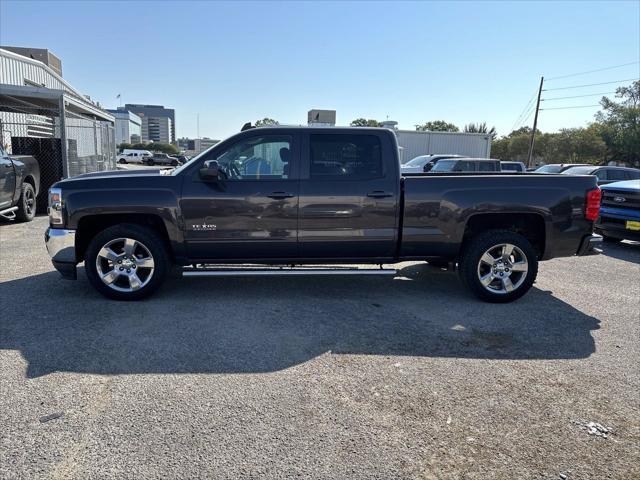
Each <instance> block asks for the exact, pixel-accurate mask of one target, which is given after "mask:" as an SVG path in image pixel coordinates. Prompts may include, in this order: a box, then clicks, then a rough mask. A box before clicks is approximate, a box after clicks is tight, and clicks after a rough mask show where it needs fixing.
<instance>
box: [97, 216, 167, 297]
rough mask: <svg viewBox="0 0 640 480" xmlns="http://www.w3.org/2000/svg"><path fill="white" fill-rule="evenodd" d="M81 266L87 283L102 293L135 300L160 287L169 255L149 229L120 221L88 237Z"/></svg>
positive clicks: (161, 242) (165, 272)
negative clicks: (91, 238)
mask: <svg viewBox="0 0 640 480" xmlns="http://www.w3.org/2000/svg"><path fill="white" fill-rule="evenodd" d="M84 268H85V271H86V273H87V277H88V279H89V282H90V283H91V284H92V285H93V287H94V288H95V289H96V290H98V291H99V292H100V293H102V294H103V295H104V296H106V297H109V298H112V299H115V300H139V299H141V298H144V297H147V296H149V295H151V294H152V293H153V292H154V291H156V290H157V289H158V288H159V287H160V285H161V284H162V282H163V281H164V279H165V277H166V274H167V270H168V268H169V256H168V254H167V250H166V248H165V245H164V243H163V241H162V240H161V239H160V238H159V236H158V234H157V233H156V232H154V231H153V230H151V229H149V228H146V227H141V226H139V225H134V224H120V225H115V226H113V227H109V228H107V229H105V230H103V231H102V232H100V233H99V234H98V235H96V236H95V237H94V238H93V240H91V242H90V243H89V246H88V248H87V251H86V254H85V259H84Z"/></svg>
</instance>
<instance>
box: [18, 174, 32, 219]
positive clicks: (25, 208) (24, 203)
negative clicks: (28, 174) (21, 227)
mask: <svg viewBox="0 0 640 480" xmlns="http://www.w3.org/2000/svg"><path fill="white" fill-rule="evenodd" d="M35 216H36V191H35V190H34V189H33V186H32V185H31V184H30V183H23V184H22V192H21V193H20V199H19V200H18V210H17V211H16V220H17V221H19V222H30V221H31V220H33V218H34V217H35Z"/></svg>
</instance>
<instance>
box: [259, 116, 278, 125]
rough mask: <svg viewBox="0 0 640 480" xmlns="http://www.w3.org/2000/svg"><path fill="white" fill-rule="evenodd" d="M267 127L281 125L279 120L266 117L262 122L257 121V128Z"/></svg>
mask: <svg viewBox="0 0 640 480" xmlns="http://www.w3.org/2000/svg"><path fill="white" fill-rule="evenodd" d="M267 125H280V124H279V123H278V121H277V120H274V119H273V118H269V117H264V118H263V119H262V120H256V127H265V126H267Z"/></svg>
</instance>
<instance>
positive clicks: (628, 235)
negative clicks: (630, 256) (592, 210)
mask: <svg viewBox="0 0 640 480" xmlns="http://www.w3.org/2000/svg"><path fill="white" fill-rule="evenodd" d="M627 220H631V221H635V222H638V221H640V219H639V218H638V217H635V216H634V217H631V216H629V217H622V218H620V216H617V217H612V216H604V215H600V218H598V221H597V222H596V224H595V229H596V231H597V232H600V233H602V234H603V235H605V236H607V237H611V238H617V239H619V240H635V241H640V231H638V230H630V229H628V228H626V223H627Z"/></svg>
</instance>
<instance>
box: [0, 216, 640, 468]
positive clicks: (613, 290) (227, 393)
mask: <svg viewBox="0 0 640 480" xmlns="http://www.w3.org/2000/svg"><path fill="white" fill-rule="evenodd" d="M46 223H47V219H46V218H45V217H38V218H37V219H36V220H35V221H34V222H31V223H29V224H3V225H0V241H1V245H0V247H1V248H0V282H1V283H0V298H1V299H2V311H1V317H0V404H1V408H0V478H6V479H13V478H29V479H32V478H136V479H138V478H152V477H153V478H158V477H162V478H198V477H200V478H203V477H208V478H239V477H250V478H289V477H296V476H297V477H311V478H336V479H338V478H339V479H343V478H421V479H489V478H491V479H493V478H495V479H502V478H510V479H528V478H536V479H537V478H552V479H557V478H568V479H596V478H597V479H600V478H610V479H637V478H640V414H639V412H640V393H639V392H640V347H639V341H640V244H633V243H629V242H625V243H623V244H620V245H606V247H605V254H603V255H600V256H597V257H589V258H565V259H557V260H553V261H550V262H545V263H543V264H542V266H541V270H540V274H539V276H538V282H537V284H536V285H535V287H534V288H533V290H532V291H531V292H530V293H529V294H528V295H527V296H525V297H524V298H523V299H521V300H519V301H518V302H516V303H513V304H510V305H491V304H485V303H481V302H479V301H477V300H475V299H474V298H472V297H470V296H469V295H468V294H467V292H466V291H465V290H463V289H462V287H461V286H460V285H459V283H458V280H457V277H456V276H455V274H452V273H450V272H447V271H443V270H440V269H436V268H433V267H430V266H428V265H426V264H417V263H408V264H403V265H401V267H402V270H401V275H399V276H397V277H396V278H395V279H391V278H383V277H380V278H377V277H375V278H374V277H362V278H357V277H335V278H320V279H318V278H313V277H308V278H301V277H295V278H269V277H266V278H221V279H185V280H177V279H175V280H170V281H169V282H167V284H166V285H165V286H164V287H163V289H162V290H161V292H160V293H159V294H158V295H156V296H155V297H153V298H151V299H149V300H147V301H143V302H137V303H118V302H113V301H108V300H106V299H104V298H102V297H101V296H99V295H98V294H97V293H96V292H95V291H94V290H93V289H92V288H91V287H90V286H89V284H88V282H87V281H86V278H85V276H84V273H83V272H82V270H81V271H80V272H79V280H78V281H77V282H69V281H64V280H61V279H60V277H59V275H58V273H57V272H55V271H53V267H52V266H51V264H50V261H49V257H48V255H47V253H46V251H45V248H44V242H43V232H44V229H45V227H46ZM591 421H593V422H597V423H600V424H601V425H603V426H605V427H607V428H608V429H610V430H611V431H610V433H609V434H608V435H607V437H606V438H604V437H601V436H597V435H591V434H589V432H588V430H587V428H586V427H585V424H586V423H588V422H591ZM563 475H564V476H565V477H563Z"/></svg>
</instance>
